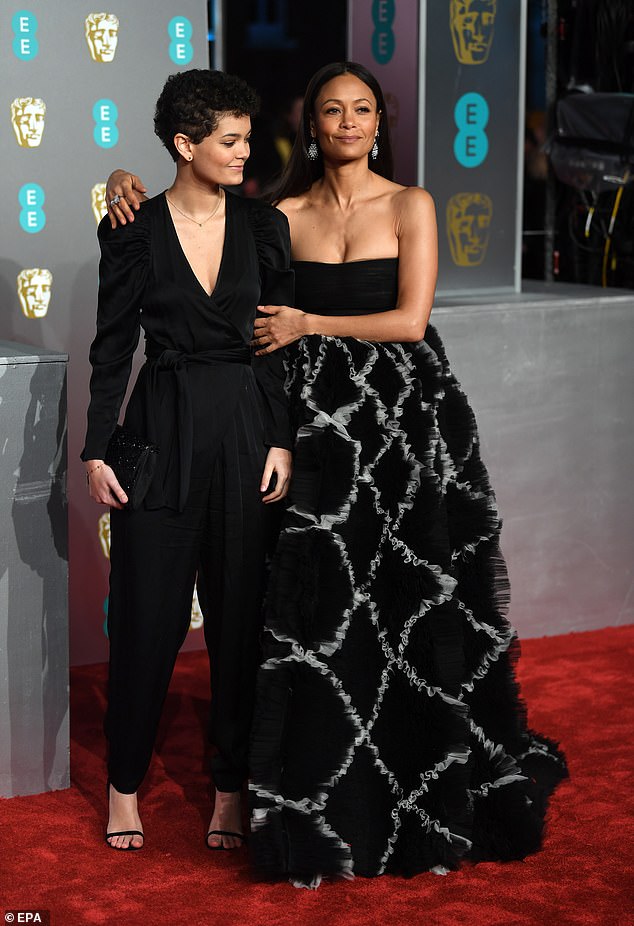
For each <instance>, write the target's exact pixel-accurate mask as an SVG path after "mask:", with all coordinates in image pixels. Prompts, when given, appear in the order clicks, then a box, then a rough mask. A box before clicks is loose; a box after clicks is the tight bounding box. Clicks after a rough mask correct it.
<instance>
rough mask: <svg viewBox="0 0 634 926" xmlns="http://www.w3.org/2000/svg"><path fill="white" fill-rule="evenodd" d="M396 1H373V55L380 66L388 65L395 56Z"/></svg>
mask: <svg viewBox="0 0 634 926" xmlns="http://www.w3.org/2000/svg"><path fill="white" fill-rule="evenodd" d="M394 7H395V0H372V22H373V23H374V32H373V33H372V55H373V56H374V60H375V61H378V63H379V64H387V63H388V61H391V60H392V55H393V54H394V45H395V41H394V33H393V32H392V23H393V22H394Z"/></svg>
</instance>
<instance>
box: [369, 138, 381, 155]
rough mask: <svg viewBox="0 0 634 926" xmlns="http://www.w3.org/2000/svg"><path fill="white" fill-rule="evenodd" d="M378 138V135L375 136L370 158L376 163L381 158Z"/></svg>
mask: <svg viewBox="0 0 634 926" xmlns="http://www.w3.org/2000/svg"><path fill="white" fill-rule="evenodd" d="M378 137H379V136H378V135H375V136H374V144H373V145H372V151H371V152H370V156H371V158H372V160H373V161H376V159H377V158H378V156H379V143H378V142H377V138H378Z"/></svg>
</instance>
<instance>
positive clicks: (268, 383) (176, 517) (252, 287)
mask: <svg viewBox="0 0 634 926" xmlns="http://www.w3.org/2000/svg"><path fill="white" fill-rule="evenodd" d="M98 235H99V242H100V246H101V262H100V266H99V304H98V312H97V335H96V337H95V340H94V342H93V344H92V347H91V351H90V361H91V364H92V367H93V372H92V377H91V381H90V393H91V401H90V407H89V410H88V431H87V436H86V444H85V447H84V450H83V452H82V459H84V460H91V459H103V457H104V455H105V452H106V446H107V444H108V440H109V438H110V436H111V434H112V431H113V430H114V427H115V424H116V422H117V419H118V415H119V410H120V407H121V404H122V401H123V398H124V395H125V392H126V388H127V383H128V379H129V376H130V370H131V363H132V356H133V354H134V351H135V348H136V345H137V343H138V338H139V332H140V328H141V327H142V328H143V330H144V333H145V339H146V344H145V353H146V358H147V362H146V363H145V364H144V366H143V367H142V369H141V371H140V373H139V376H138V378H137V381H136V384H135V386H134V389H133V392H132V395H131V397H130V401H129V403H128V406H127V409H126V415H125V422H124V424H125V426H126V427H129V429H130V430H131V431H132V432H134V433H136V434H138V435H140V436H142V437H146V438H148V439H149V440H150V441H152V442H154V443H155V444H156V445H157V446H158V448H159V465H158V471H157V474H156V476H155V478H154V480H153V483H152V485H151V487H150V489H149V491H148V494H147V496H146V499H145V501H144V503H143V507H142V508H140V509H139V510H137V511H128V510H121V511H120V510H115V509H112V510H111V573H110V599H109V611H108V633H109V638H110V675H109V695H108V711H107V715H106V735H107V738H108V745H109V758H108V773H109V777H110V780H111V782H112V784H113V785H114V787H115V788H116V789H117V790H118V791H121V792H123V793H132V792H134V791H136V790H137V788H138V786H139V785H140V783H141V781H142V780H143V777H144V775H145V773H146V771H147V768H148V765H149V762H150V758H151V755H152V749H153V745H154V740H155V736H156V730H157V726H158V722H159V718H160V714H161V709H162V706H163V702H164V699H165V695H166V693H167V688H168V685H169V681H170V678H171V674H172V670H173V666H174V661H175V659H176V655H177V653H178V650H179V648H180V646H181V645H182V643H183V640H184V639H185V636H186V634H187V630H188V627H189V621H190V611H191V600H192V593H193V587H194V582H195V580H196V577H197V581H198V595H199V600H200V604H201V608H202V611H203V614H204V618H205V640H206V643H207V648H208V650H209V655H210V662H211V687H212V712H211V729H210V738H211V741H212V742H213V743H214V744H215V745H216V747H217V754H216V755H215V757H214V759H213V761H212V772H213V778H214V783H215V785H216V787H217V788H218V789H219V790H222V791H233V790H237V789H239V788H240V786H241V784H242V782H243V781H244V779H245V777H246V774H247V749H248V738H249V729H250V724H251V714H252V699H253V687H254V680H255V673H256V669H257V663H258V655H259V652H258V639H259V633H260V626H261V615H260V611H261V597H262V586H263V565H264V553H265V550H264V546H265V517H266V515H267V507H266V506H265V505H263V503H262V500H261V498H262V493H261V491H260V480H261V476H262V471H263V466H264V461H265V457H266V449H267V447H282V448H286V449H290V446H291V439H290V432H289V424H288V411H287V401H286V396H285V393H284V368H283V361H282V357H281V354H279V353H276V354H272V355H270V356H269V357H266V358H255V357H254V356H253V355H252V351H251V350H250V348H249V341H250V339H251V337H252V331H253V321H254V318H255V312H256V306H257V305H258V304H259V303H260V304H290V305H292V301H293V275H292V271H290V270H289V254H290V244H289V235H288V223H287V221H286V218H285V216H284V215H282V213H280V212H278V211H277V210H276V209H273V208H272V207H270V206H266V205H263V204H261V203H256V202H254V201H251V200H244V199H241V198H239V197H238V196H235V195H233V194H230V193H228V194H227V196H226V227H225V238H224V247H223V254H222V259H221V264H220V269H219V272H218V279H217V282H216V287H215V289H214V291H213V293H212V294H211V296H208V295H207V293H206V292H205V290H204V289H203V287H202V286H201V284H200V283H199V282H198V280H197V278H196V276H195V275H194V273H193V271H192V269H191V267H190V265H189V262H188V261H187V259H186V257H185V254H184V252H183V250H182V248H181V246H180V243H179V240H178V237H177V235H176V230H175V228H174V224H173V222H172V218H171V216H170V213H169V209H168V207H167V203H166V200H165V196H164V194H161V195H159V196H157V197H155V198H154V199H151V200H149V201H148V202H147V203H144V204H143V205H142V206H141V208H140V210H139V212H138V213H137V214H136V218H135V221H134V222H133V223H130V224H128V225H125V226H124V227H122V228H118V229H116V230H115V231H113V230H112V229H111V228H110V225H109V221H108V219H107V218H106V219H104V221H103V222H102V223H101V224H100V226H99V232H98Z"/></svg>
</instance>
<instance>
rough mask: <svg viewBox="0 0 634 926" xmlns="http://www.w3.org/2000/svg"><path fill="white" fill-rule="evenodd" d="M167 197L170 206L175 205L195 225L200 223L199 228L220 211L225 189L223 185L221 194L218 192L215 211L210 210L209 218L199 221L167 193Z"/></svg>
mask: <svg viewBox="0 0 634 926" xmlns="http://www.w3.org/2000/svg"><path fill="white" fill-rule="evenodd" d="M165 199H166V200H167V201H168V203H169V204H170V206H173V207H174V209H176V211H177V212H180V214H181V215H182V216H185V218H186V219H189V221H190V222H193V223H194V225H198V227H199V228H202V227H203V225H206V224H207V222H208V221H209V219H213V217H214V216H215V214H216V212H218V210H219V209H220V203H221V202H222V200H223V199H224V190H223V189H222V187H220V192H219V194H218V202H217V203H216V205H215V206H214V211H213V212H210V213H209V215H208V216H207V218H206V219H203V221H202V222H199V221H198V219H193V218H192V217H191V215H187V213H186V212H183V210H182V209H179V207H178V206H177V205H176V203H175V202H172V200H171V199H170V198H169V196H168V195H167V193H166V194H165Z"/></svg>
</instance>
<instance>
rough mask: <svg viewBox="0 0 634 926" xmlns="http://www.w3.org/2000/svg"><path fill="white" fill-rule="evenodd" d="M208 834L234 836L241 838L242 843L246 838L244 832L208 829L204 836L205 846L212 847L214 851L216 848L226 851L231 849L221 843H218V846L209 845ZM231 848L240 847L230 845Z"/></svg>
mask: <svg viewBox="0 0 634 926" xmlns="http://www.w3.org/2000/svg"><path fill="white" fill-rule="evenodd" d="M210 836H235V837H236V839H241V840H242V842H243V843H244V841H245V839H246V837H245V835H244V833H232V832H231V830H209V832H208V833H207V836H206V838H205V845H206V846H207V848H208V849H212V850H213V851H214V852H215V851H216V850H217V849H227V850H228V851H231V850H230V849H229V847H228V846H223V844H222V843H220V845H219V846H210V845H209V837H210ZM231 848H232V849H239V848H240V847H239V846H232V847H231Z"/></svg>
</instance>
